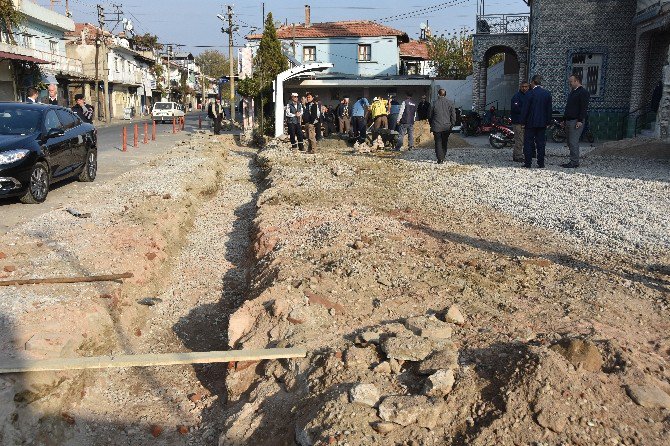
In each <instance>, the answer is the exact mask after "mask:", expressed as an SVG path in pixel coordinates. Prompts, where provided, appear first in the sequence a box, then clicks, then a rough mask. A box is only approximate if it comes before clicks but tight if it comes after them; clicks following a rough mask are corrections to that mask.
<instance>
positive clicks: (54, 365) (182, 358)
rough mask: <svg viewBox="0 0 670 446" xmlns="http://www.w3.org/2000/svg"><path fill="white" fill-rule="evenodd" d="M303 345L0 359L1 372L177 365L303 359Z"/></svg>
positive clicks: (304, 350) (305, 353)
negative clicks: (257, 348)
mask: <svg viewBox="0 0 670 446" xmlns="http://www.w3.org/2000/svg"><path fill="white" fill-rule="evenodd" d="M305 356H307V350H306V349H304V348H269V349H261V350H230V351H211V352H187V353H159V354H146V355H119V356H92V357H80V358H55V359H42V360H27V359H26V360H17V359H12V360H10V361H0V374H3V373H22V372H43V371H49V370H51V371H54V370H79V369H107V368H115V367H116V368H118V367H149V366H162V365H177V364H211V363H217V362H237V361H260V360H262V359H287V358H304V357H305Z"/></svg>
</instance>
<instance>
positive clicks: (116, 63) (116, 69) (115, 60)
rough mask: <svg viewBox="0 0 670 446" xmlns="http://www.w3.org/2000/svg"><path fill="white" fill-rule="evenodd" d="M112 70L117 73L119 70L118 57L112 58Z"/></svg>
mask: <svg viewBox="0 0 670 446" xmlns="http://www.w3.org/2000/svg"><path fill="white" fill-rule="evenodd" d="M114 71H116V72H117V73H118V72H119V58H118V57H115V58H114Z"/></svg>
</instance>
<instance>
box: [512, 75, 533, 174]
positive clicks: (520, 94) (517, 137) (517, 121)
mask: <svg viewBox="0 0 670 446" xmlns="http://www.w3.org/2000/svg"><path fill="white" fill-rule="evenodd" d="M529 88H530V85H528V82H526V81H524V82H521V86H520V87H519V91H517V92H516V94H515V95H514V96H512V106H511V108H510V110H511V112H510V118H511V119H512V125H513V126H514V147H513V148H512V160H514V161H516V162H518V163H522V162H523V161H524V159H523V122H521V111H522V110H523V102H524V99H525V97H526V93H528V89H529Z"/></svg>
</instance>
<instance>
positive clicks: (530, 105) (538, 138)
mask: <svg viewBox="0 0 670 446" xmlns="http://www.w3.org/2000/svg"><path fill="white" fill-rule="evenodd" d="M530 86H531V88H532V90H530V92H529V93H527V94H526V97H525V99H526V100H525V101H524V104H523V109H522V110H521V122H522V123H523V124H524V126H525V129H524V131H525V135H524V141H523V155H524V164H523V167H525V168H527V169H530V167H531V163H532V161H533V146H535V148H536V150H537V167H539V168H540V169H544V152H545V148H546V145H547V126H548V125H549V123H550V122H551V111H552V110H551V93H549V92H548V91H547V90H546V89H544V88H543V87H542V76H540V75H539V74H536V75H535V76H533V79H531V81H530Z"/></svg>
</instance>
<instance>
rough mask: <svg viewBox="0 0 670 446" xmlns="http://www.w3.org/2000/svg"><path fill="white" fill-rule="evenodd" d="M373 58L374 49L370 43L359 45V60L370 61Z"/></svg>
mask: <svg viewBox="0 0 670 446" xmlns="http://www.w3.org/2000/svg"><path fill="white" fill-rule="evenodd" d="M371 60H372V51H371V47H370V45H358V61H359V62H370V61H371Z"/></svg>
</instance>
